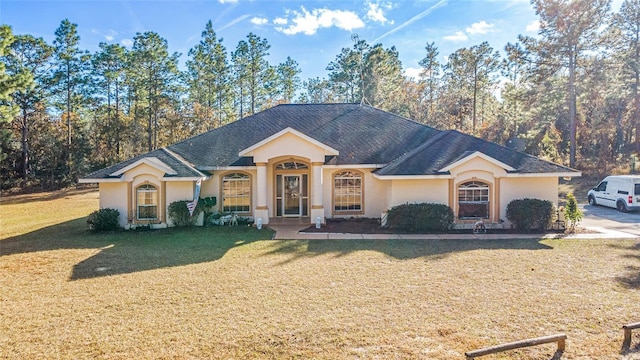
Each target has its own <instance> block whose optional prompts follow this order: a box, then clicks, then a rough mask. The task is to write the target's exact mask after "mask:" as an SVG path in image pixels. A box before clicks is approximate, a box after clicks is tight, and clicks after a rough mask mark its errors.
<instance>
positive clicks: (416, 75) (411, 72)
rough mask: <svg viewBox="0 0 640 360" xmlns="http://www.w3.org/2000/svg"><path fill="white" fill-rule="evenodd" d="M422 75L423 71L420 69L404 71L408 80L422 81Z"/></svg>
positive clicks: (406, 69)
mask: <svg viewBox="0 0 640 360" xmlns="http://www.w3.org/2000/svg"><path fill="white" fill-rule="evenodd" d="M420 73H422V69H420V68H412V67H408V68H405V69H404V76H406V77H408V78H413V79H420Z"/></svg>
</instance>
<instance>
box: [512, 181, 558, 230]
mask: <svg viewBox="0 0 640 360" xmlns="http://www.w3.org/2000/svg"><path fill="white" fill-rule="evenodd" d="M500 190H501V194H500V219H503V220H504V221H505V222H506V223H507V225H508V220H507V205H508V204H509V203H510V202H511V201H512V200H516V199H524V198H531V199H540V200H549V201H551V202H552V203H553V204H555V205H556V206H557V205H558V178H557V177H531V178H524V177H523V178H520V177H518V178H503V179H501V181H500Z"/></svg>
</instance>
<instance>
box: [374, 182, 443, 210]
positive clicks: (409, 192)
mask: <svg viewBox="0 0 640 360" xmlns="http://www.w3.org/2000/svg"><path fill="white" fill-rule="evenodd" d="M386 182H388V183H390V186H391V197H390V200H389V207H390V208H391V207H394V206H396V205H401V204H405V203H423V202H428V203H437V204H445V205H448V204H449V180H448V179H423V180H391V181H386Z"/></svg>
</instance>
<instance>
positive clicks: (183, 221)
mask: <svg viewBox="0 0 640 360" xmlns="http://www.w3.org/2000/svg"><path fill="white" fill-rule="evenodd" d="M190 202H191V201H189V200H179V201H174V202H172V203H171V204H169V208H168V215H169V219H170V220H171V222H172V223H173V226H175V227H185V226H193V225H195V223H196V219H197V218H198V215H200V213H201V212H202V204H201V203H200V201H198V206H196V208H195V210H193V216H190V215H189V209H187V203H190Z"/></svg>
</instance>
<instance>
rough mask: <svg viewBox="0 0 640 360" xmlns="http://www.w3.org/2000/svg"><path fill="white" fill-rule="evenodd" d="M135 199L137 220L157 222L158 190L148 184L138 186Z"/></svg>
mask: <svg viewBox="0 0 640 360" xmlns="http://www.w3.org/2000/svg"><path fill="white" fill-rule="evenodd" d="M136 197H137V216H136V217H137V219H138V220H157V219H158V189H157V188H156V187H155V186H153V185H149V184H145V185H141V186H138V188H137V189H136Z"/></svg>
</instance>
